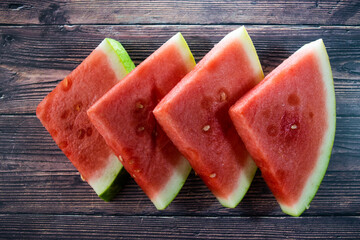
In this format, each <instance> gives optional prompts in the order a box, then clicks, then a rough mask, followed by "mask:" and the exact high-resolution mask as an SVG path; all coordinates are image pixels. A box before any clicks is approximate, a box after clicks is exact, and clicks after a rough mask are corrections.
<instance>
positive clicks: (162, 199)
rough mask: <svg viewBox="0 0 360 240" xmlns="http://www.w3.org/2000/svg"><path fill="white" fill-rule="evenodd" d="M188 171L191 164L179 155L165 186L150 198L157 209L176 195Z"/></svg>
mask: <svg viewBox="0 0 360 240" xmlns="http://www.w3.org/2000/svg"><path fill="white" fill-rule="evenodd" d="M190 171H191V166H190V164H189V162H188V161H187V160H186V158H184V157H183V156H182V155H181V156H180V163H179V164H178V165H177V166H176V168H174V172H173V174H172V176H171V178H170V179H169V180H168V182H167V183H166V186H165V187H164V188H163V189H162V190H161V192H159V193H158V194H157V195H156V197H155V198H153V199H151V201H152V202H153V204H154V205H155V207H156V208H157V209H158V210H163V209H165V208H166V207H167V206H168V205H169V204H170V203H171V201H172V200H173V199H174V198H175V197H176V195H177V194H178V193H179V191H180V190H181V188H182V186H183V185H184V183H185V181H186V179H187V177H188V176H189V174H190Z"/></svg>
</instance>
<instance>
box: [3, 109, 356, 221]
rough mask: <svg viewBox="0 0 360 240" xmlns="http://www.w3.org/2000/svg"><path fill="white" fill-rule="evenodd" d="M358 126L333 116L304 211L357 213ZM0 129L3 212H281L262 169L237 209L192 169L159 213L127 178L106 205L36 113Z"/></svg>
mask: <svg viewBox="0 0 360 240" xmlns="http://www.w3.org/2000/svg"><path fill="white" fill-rule="evenodd" d="M359 124H360V121H359V117H356V118H355V117H341V118H338V123H337V132H336V140H335V143H334V149H333V154H332V157H331V161H330V165H329V168H328V172H327V174H326V177H325V179H324V181H323V183H322V185H321V187H320V190H319V192H318V194H317V195H316V197H315V199H314V201H313V202H312V204H311V208H310V209H309V210H308V211H307V212H306V213H305V214H304V215H312V216H314V215H326V214H331V215H335V214H345V215H353V214H360V198H359V197H358V196H359V195H360V187H359V186H360V155H359V154H360V149H359V148H360V144H359V142H360V127H359ZM0 133H1V134H0V157H1V161H0V173H1V174H0V193H1V194H0V212H2V213H19V212H21V213H57V214H61V213H69V214H70V213H72V212H74V213H79V214H88V213H94V214H95V213H96V214H106V215H112V214H121V215H132V214H137V215H167V216H171V215H178V214H181V215H182V214H186V215H210V216H212V215H245V216H255V215H263V216H268V215H283V213H281V211H280V208H279V207H278V205H277V203H276V201H275V199H274V198H273V196H272V194H271V193H270V191H269V189H268V188H267V187H266V184H265V183H264V182H263V180H262V178H261V177H260V174H259V173H258V175H257V177H256V178H255V180H254V182H253V184H252V186H251V188H250V191H249V193H248V194H247V195H246V197H245V199H244V201H243V202H242V203H241V204H240V205H239V207H237V208H236V209H226V208H223V207H221V206H220V204H219V203H218V202H217V200H216V199H215V198H214V197H213V195H212V194H211V193H210V192H209V190H208V189H207V188H206V187H205V185H204V184H203V183H202V182H201V181H200V179H199V178H198V177H196V176H195V175H193V174H192V175H191V176H190V178H189V179H188V181H187V182H186V184H185V186H184V188H183V190H182V191H181V192H180V194H179V196H178V197H177V198H176V199H175V201H174V202H173V204H171V206H170V207H169V208H168V209H167V210H166V211H162V212H161V211H157V210H156V209H155V208H154V207H153V205H152V204H151V202H150V201H149V200H148V199H147V197H146V196H145V195H144V194H143V192H142V191H141V190H140V189H139V187H138V186H137V185H136V184H135V182H134V181H132V180H129V182H128V184H126V186H125V189H124V190H123V191H121V193H120V194H119V195H118V196H117V198H116V199H115V200H114V201H113V202H111V203H105V202H103V201H102V200H100V199H99V198H98V197H97V196H96V195H95V193H94V192H93V191H92V190H91V188H90V186H88V185H87V184H86V183H84V182H82V181H81V179H80V176H79V174H78V173H77V171H76V169H75V168H74V167H73V166H72V165H71V163H70V162H69V161H68V160H67V159H66V157H65V156H64V155H63V154H62V152H61V151H60V150H59V149H58V147H57V146H56V144H55V143H54V142H53V140H52V139H51V137H50V135H49V134H48V133H47V132H46V130H45V129H44V128H43V127H42V126H41V124H40V122H39V121H38V120H37V119H36V117H35V116H34V115H0ZM54 206H56V208H54Z"/></svg>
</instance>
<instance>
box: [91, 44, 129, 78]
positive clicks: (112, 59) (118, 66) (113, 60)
mask: <svg viewBox="0 0 360 240" xmlns="http://www.w3.org/2000/svg"><path fill="white" fill-rule="evenodd" d="M96 50H100V51H102V52H103V53H105V54H106V56H107V58H108V61H109V63H110V66H111V68H112V70H113V71H114V73H115V75H116V78H117V80H118V81H120V80H121V79H123V78H124V77H125V76H126V75H127V74H128V71H126V69H125V67H124V65H123V63H122V61H121V59H120V57H119V55H117V54H116V52H115V50H114V48H113V47H112V46H111V45H110V43H109V41H108V40H107V39H106V38H105V39H104V40H103V41H102V42H101V43H100V44H99V46H98V47H97V48H96Z"/></svg>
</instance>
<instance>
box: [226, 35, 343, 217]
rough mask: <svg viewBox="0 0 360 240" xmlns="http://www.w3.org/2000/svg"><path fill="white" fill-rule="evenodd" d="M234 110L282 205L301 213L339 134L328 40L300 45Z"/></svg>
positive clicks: (236, 121)
mask: <svg viewBox="0 0 360 240" xmlns="http://www.w3.org/2000/svg"><path fill="white" fill-rule="evenodd" d="M230 115H231V118H232V120H233V122H234V124H235V126H236V129H237V131H238V133H239V134H240V136H241V137H242V139H243V140H244V143H245V145H246V147H247V149H248V150H249V152H250V153H251V155H252V156H253V157H254V160H255V162H256V164H257V165H258V167H259V168H260V170H261V172H262V175H263V177H264V179H265V181H266V182H267V184H268V186H269V187H270V189H271V190H272V192H273V194H274V195H275V197H276V199H277V201H278V202H279V204H280V206H281V208H282V210H283V211H284V212H285V213H287V214H290V215H293V216H299V215H300V214H301V213H302V212H303V211H304V210H305V209H306V208H307V207H308V206H309V204H310V202H311V200H312V199H313V197H314V195H315V193H316V192H317V189H318V188H319V185H320V183H321V181H322V179H323V177H324V175H325V172H326V169H327V166H328V163H329V158H330V155H331V149H332V145H333V141H334V135H335V118H336V112H335V93H334V84H333V79H332V73H331V68H330V63H329V59H328V55H327V53H326V49H325V46H324V43H323V41H322V40H321V39H320V40H317V41H315V42H312V43H310V44H307V45H305V46H303V47H302V48H300V49H299V50H298V51H297V52H295V53H294V54H293V55H292V56H291V57H290V58H289V59H287V60H285V61H284V62H283V63H282V64H281V65H280V66H278V67H277V68H276V69H275V70H274V71H272V72H271V73H270V74H269V75H268V76H267V77H266V78H265V79H264V80H263V81H262V83H260V84H259V85H258V86H257V87H255V88H254V89H253V90H251V91H250V92H249V93H248V94H247V95H245V96H244V97H243V98H241V99H240V100H239V101H238V102H237V103H236V104H235V105H234V106H233V107H232V108H231V109H230Z"/></svg>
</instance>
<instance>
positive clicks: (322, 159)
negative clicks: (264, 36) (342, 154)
mask: <svg viewBox="0 0 360 240" xmlns="http://www.w3.org/2000/svg"><path fill="white" fill-rule="evenodd" d="M306 51H310V52H314V53H316V56H317V58H318V60H319V64H320V68H321V73H322V76H323V82H324V86H325V91H326V101H325V102H326V109H327V119H328V129H327V131H326V133H325V135H324V137H323V144H322V146H321V148H320V149H319V152H320V153H319V154H320V155H319V158H318V161H317V163H316V166H315V168H314V169H313V172H312V173H311V176H310V177H309V179H308V180H307V182H306V185H305V187H304V189H303V192H302V194H301V197H300V198H299V201H298V202H297V203H296V204H294V205H292V206H288V205H285V204H282V203H279V204H280V207H281V209H282V211H283V212H285V213H287V214H289V215H292V216H300V214H301V213H302V212H303V211H305V209H307V208H309V206H310V205H309V204H310V202H311V200H312V199H313V198H314V196H315V194H316V192H317V190H318V188H319V186H320V183H321V181H322V179H323V178H324V175H325V172H326V169H327V167H328V164H329V160H330V155H331V149H332V146H333V143H334V137H335V127H336V106H335V90H334V83H333V77H332V72H331V67H330V62H329V57H328V55H327V52H326V48H325V45H324V43H323V41H322V39H319V40H316V41H314V42H311V43H309V44H306V45H304V46H303V47H302V48H300V49H299V50H298V52H306Z"/></svg>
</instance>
